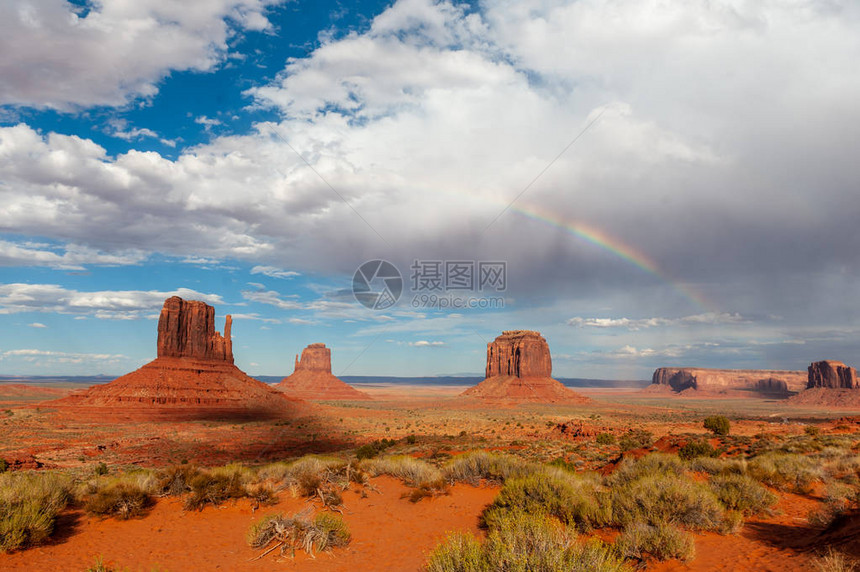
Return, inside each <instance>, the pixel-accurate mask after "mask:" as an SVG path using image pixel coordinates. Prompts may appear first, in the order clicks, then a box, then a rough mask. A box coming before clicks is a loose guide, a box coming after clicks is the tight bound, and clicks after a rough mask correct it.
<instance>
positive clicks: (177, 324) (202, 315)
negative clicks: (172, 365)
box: [157, 296, 233, 363]
mask: <svg viewBox="0 0 860 572" xmlns="http://www.w3.org/2000/svg"><path fill="white" fill-rule="evenodd" d="M232 323H233V319H232V318H231V317H230V316H229V315H228V316H227V319H226V321H225V324H224V335H223V336H222V335H221V333H220V332H218V331H216V330H215V308H213V307H212V306H210V305H208V304H206V303H205V302H200V301H197V300H183V299H182V298H180V297H179V296H173V297H171V298H168V299H167V300H165V301H164V307H163V308H162V309H161V316H159V318H158V354H157V355H158V357H160V358H161V357H171V358H182V357H187V358H194V359H204V360H218V361H226V362H228V363H233V342H232V341H231V339H230V329H231V327H232Z"/></svg>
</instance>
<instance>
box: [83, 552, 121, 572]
mask: <svg viewBox="0 0 860 572" xmlns="http://www.w3.org/2000/svg"><path fill="white" fill-rule="evenodd" d="M115 571H116V568H114V567H113V566H112V565H111V564H105V561H104V559H103V558H102V557H101V556H99V557H98V558H96V561H95V563H94V564H93V565H92V566H90V567H89V568H87V572H115Z"/></svg>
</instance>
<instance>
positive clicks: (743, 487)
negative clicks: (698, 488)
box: [708, 475, 779, 515]
mask: <svg viewBox="0 0 860 572" xmlns="http://www.w3.org/2000/svg"><path fill="white" fill-rule="evenodd" d="M708 485H709V486H710V488H711V490H712V491H713V492H714V494H715V495H716V496H717V499H719V501H720V502H721V503H723V506H725V507H726V508H727V509H730V510H736V511H739V512H741V513H742V514H745V515H754V514H761V513H766V512H769V511H770V509H771V508H772V507H773V506H774V505H776V503H777V500H779V499H778V498H777V496H776V495H775V494H773V493H772V492H770V491H769V490H767V489H766V488H764V487H763V486H761V485H760V484H759V483H758V482H757V481H755V480H754V479H752V478H750V477H748V476H747V475H717V476H715V477H713V478H712V479H711V481H710V482H709V483H708Z"/></svg>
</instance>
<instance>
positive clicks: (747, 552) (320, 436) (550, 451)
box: [0, 385, 860, 571]
mask: <svg viewBox="0 0 860 572" xmlns="http://www.w3.org/2000/svg"><path fill="white" fill-rule="evenodd" d="M361 389H362V390H363V391H367V392H368V393H371V395H372V396H373V397H374V401H370V402H337V403H336V402H322V403H318V404H317V405H316V406H314V409H313V412H312V414H308V415H303V416H300V417H295V418H289V419H280V420H260V421H247V420H242V421H239V420H229V419H210V420H197V421H176V422H174V421H170V420H165V419H153V420H149V421H140V420H137V419H130V418H128V417H127V416H125V415H123V414H122V413H121V412H116V413H115V414H114V415H112V416H107V417H105V416H104V415H100V416H98V418H87V417H81V416H75V415H72V414H70V413H68V412H61V411H56V410H52V409H49V408H44V407H39V405H38V403H35V404H34V400H36V399H37V398H38V396H36V395H27V394H26V392H24V393H23V394H22V393H21V392H20V391H19V392H18V393H19V394H18V395H16V396H10V398H9V400H8V406H7V407H8V409H4V410H0V434H2V436H3V438H2V439H0V457H2V458H4V459H6V460H9V461H13V462H14V464H13V467H14V468H16V469H18V468H36V467H39V468H42V469H47V468H61V469H64V470H70V471H72V472H76V473H77V474H81V475H86V474H91V471H92V470H93V468H94V467H95V466H96V465H97V464H98V463H100V462H105V463H107V464H108V465H109V466H111V467H116V468H122V467H131V466H144V467H162V466H166V465H170V464H175V463H181V462H183V461H189V462H192V463H198V464H201V465H207V466H212V465H222V464H226V463H228V462H232V461H242V462H246V463H249V464H263V463H266V462H271V461H275V460H283V459H288V458H292V457H297V456H300V455H303V454H306V453H327V452H343V451H345V450H346V451H348V450H350V449H352V448H355V447H358V446H360V445H362V444H365V443H368V442H370V441H371V440H374V439H380V438H383V437H384V438H389V439H395V440H397V442H398V443H397V445H396V446H394V447H393V448H392V449H391V450H389V452H393V453H398V454H410V455H415V456H419V457H423V458H429V459H437V460H440V461H444V459H446V458H448V457H449V456H450V455H453V454H457V453H459V452H462V451H467V450H470V449H476V448H483V449H489V450H502V451H510V452H514V453H516V454H517V455H520V456H522V457H524V458H527V459H532V460H538V461H549V460H552V459H557V458H563V459H565V460H567V461H568V462H571V463H575V464H576V466H577V467H578V468H580V469H582V470H588V469H593V470H598V469H600V468H602V467H608V466H611V465H612V464H613V463H614V462H615V461H617V459H618V455H619V451H618V448H617V446H612V445H609V446H605V447H599V446H595V444H594V436H595V435H596V434H597V433H600V432H609V433H612V434H614V435H616V436H620V435H621V434H623V433H624V432H625V431H627V430H628V429H631V428H636V429H645V430H648V431H651V432H652V433H653V434H654V437H655V438H656V439H658V447H661V448H662V449H661V450H673V448H677V443H678V440H677V439H678V438H681V439H683V438H684V437H683V435H684V434H698V435H702V434H703V429H702V425H701V424H702V418H703V417H704V416H706V415H710V414H714V413H721V414H726V415H729V416H730V417H732V419H733V423H732V437H733V438H736V439H747V440H750V439H752V440H753V441H754V440H755V439H757V438H758V436H760V435H761V434H770V435H777V434H778V435H800V434H803V432H804V429H805V428H806V427H807V426H808V425H810V424H814V425H817V426H818V427H819V428H820V430H821V431H822V432H824V433H839V432H842V433H844V432H856V431H857V430H858V429H860V426H858V425H857V424H856V423H853V422H851V421H848V422H841V421H837V420H836V419H837V418H839V417H842V416H846V415H849V414H851V413H853V412H851V411H847V410H828V409H822V408H817V409H816V408H809V407H791V406H788V405H786V404H785V403H784V402H778V401H774V400H768V399H760V398H759V399H738V398H734V399H697V398H691V397H683V398H678V397H672V396H665V395H647V394H643V393H640V392H633V391H619V390H613V391H587V390H586V391H582V393H585V394H587V395H589V396H590V397H591V398H592V399H593V400H594V401H593V403H591V404H587V405H575V406H562V405H556V406H547V405H534V404H528V405H515V404H504V403H502V404H499V403H496V404H491V405H488V404H483V403H480V402H474V401H463V400H460V399H458V398H456V395H457V394H458V393H459V392H460V391H461V390H462V388H458V387H451V386H447V387H439V388H434V387H423V386H415V387H404V386H378V387H377V386H374V387H369V386H366V385H365V386H362V387H361ZM0 401H2V400H0ZM560 423H564V424H567V425H569V426H571V427H574V428H575V429H576V431H574V432H573V433H563V432H560V431H559V429H558V425H559V424H560ZM846 423H847V425H846ZM410 435H414V436H415V437H416V438H415V442H414V443H411V444H408V443H407V441H406V440H405V439H404V437H407V436H410ZM679 436H680V437H679ZM714 444H715V445H717V444H719V443H717V442H715V443H714ZM737 446H739V447H741V448H743V445H737ZM374 482H375V483H376V486H377V487H378V488H379V490H380V491H381V494H376V493H373V492H370V493H368V495H369V496H368V497H367V498H360V495H359V494H357V493H354V492H348V493H346V495H345V502H346V507H345V508H346V514H345V518H346V520H347V522H348V523H349V525H350V529H351V531H352V534H353V542H352V544H351V545H350V547H349V548H347V549H342V550H336V551H335V552H334V553H333V554H331V555H329V554H322V555H319V556H318V557H317V558H316V559H310V558H307V557H305V556H303V555H299V556H297V557H296V558H295V559H294V560H292V559H279V558H278V557H276V556H275V555H274V554H272V555H269V556H267V557H266V558H264V559H262V560H260V561H256V562H252V561H250V560H251V559H252V558H253V557H254V556H255V552H254V551H253V550H252V549H250V548H249V547H248V546H247V544H246V542H245V535H246V534H247V531H248V529H249V527H250V526H251V524H252V523H253V522H254V521H256V520H258V519H259V518H261V517H262V516H263V515H264V514H269V513H270V512H286V513H289V514H292V513H294V512H297V511H299V510H301V509H303V508H304V507H305V506H307V505H306V503H305V501H304V500H301V499H292V498H282V500H281V503H280V504H279V505H278V506H277V507H274V508H273V509H269V508H267V509H263V510H259V511H257V512H253V511H252V509H251V506H250V504H248V503H247V502H246V501H240V502H238V503H236V504H228V505H226V506H224V507H220V508H206V509H205V510H203V511H201V512H186V511H183V510H182V508H181V505H180V504H179V501H177V500H173V499H164V500H160V501H159V502H158V503H157V505H156V506H155V507H154V508H153V510H152V511H151V512H150V513H149V514H148V515H147V516H145V517H144V518H141V519H137V520H132V521H126V522H122V521H117V520H113V519H107V520H102V519H98V518H91V517H89V516H87V515H85V514H83V513H82V512H80V511H77V512H75V511H72V512H69V513H67V514H65V515H64V516H63V517H62V520H61V521H60V525H59V530H58V534H57V535H56V536H55V538H54V539H53V540H52V541H51V543H50V544H47V545H44V546H41V547H37V548H33V549H30V550H27V551H25V552H21V553H16V554H11V555H0V570H64V571H65V570H81V571H83V570H86V569H87V567H89V566H91V565H92V564H93V563H94V562H95V560H96V558H97V557H99V556H101V557H103V558H104V560H105V562H108V563H112V564H115V565H116V566H118V567H119V568H120V569H128V570H132V571H137V570H145V571H150V570H156V569H157V570H173V571H177V570H258V569H259V570H262V569H267V570H268V569H272V568H276V569H288V570H393V571H399V570H404V571H406V570H409V571H414V570H420V569H421V567H422V566H423V564H424V563H425V562H426V557H427V553H428V552H429V550H431V549H432V548H433V547H434V546H435V545H436V544H437V543H438V542H439V541H440V540H441V539H443V538H444V537H445V535H446V533H447V532H448V531H452V530H472V531H475V532H478V529H477V523H478V516H479V514H480V512H481V510H482V509H483V508H484V507H485V506H486V505H487V504H489V503H490V502H492V500H493V498H494V496H495V494H496V492H497V489H490V488H472V487H467V486H463V485H457V486H455V487H453V489H452V494H451V495H450V496H443V497H439V498H435V499H425V500H422V501H421V502H419V503H417V504H411V503H409V502H408V501H406V500H404V499H401V498H400V495H401V494H402V493H403V492H405V491H406V490H407V489H406V487H405V486H404V485H402V484H401V483H399V482H397V481H394V480H392V479H388V478H385V477H382V478H379V479H376V480H375V481H374ZM777 492H779V491H777ZM779 494H780V499H781V500H780V505H779V511H778V513H777V514H776V515H774V516H772V517H768V518H765V519H758V520H757V519H752V520H750V521H749V522H747V524H746V525H745V526H744V528H743V529H742V530H741V532H740V533H739V534H737V535H732V536H720V535H717V534H700V535H696V551H697V557H696V559H695V560H694V561H693V562H691V563H687V564H683V563H680V562H677V561H669V562H664V563H656V564H651V565H649V567H648V569H653V570H774V571H776V570H812V567H811V562H812V558H813V557H814V554H815V548H816V547H815V546H813V545H811V544H810V542H811V541H812V540H814V539H815V538H816V537H817V535H818V534H819V531H816V530H814V529H812V528H810V527H809V525H808V524H807V520H806V517H807V514H808V513H809V511H810V510H811V509H812V508H814V507H816V506H818V505H819V504H820V503H821V498H820V495H819V496H811V497H807V496H798V495H792V494H788V493H783V492H779ZM854 556H860V554H856V555H854Z"/></svg>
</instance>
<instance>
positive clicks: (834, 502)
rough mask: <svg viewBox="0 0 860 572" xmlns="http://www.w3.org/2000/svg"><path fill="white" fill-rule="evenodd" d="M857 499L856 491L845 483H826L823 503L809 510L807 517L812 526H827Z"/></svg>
mask: <svg viewBox="0 0 860 572" xmlns="http://www.w3.org/2000/svg"><path fill="white" fill-rule="evenodd" d="M856 500H857V491H856V490H855V489H854V488H853V487H851V486H849V485H846V484H845V483H841V482H839V481H835V482H832V483H828V484H827V486H826V487H825V489H824V504H822V505H821V506H819V507H817V508H815V509H813V510H811V511H810V512H809V515H808V516H807V519H808V520H809V523H810V524H811V525H813V526H820V527H822V528H827V527H829V526H830V525H831V524H832V523H833V521H834V520H836V518H837V517H839V516H840V515H842V514H844V513H845V512H846V511H847V510H848V509H849V508H851V507H852V506H853V505H854V504H855V503H856Z"/></svg>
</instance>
